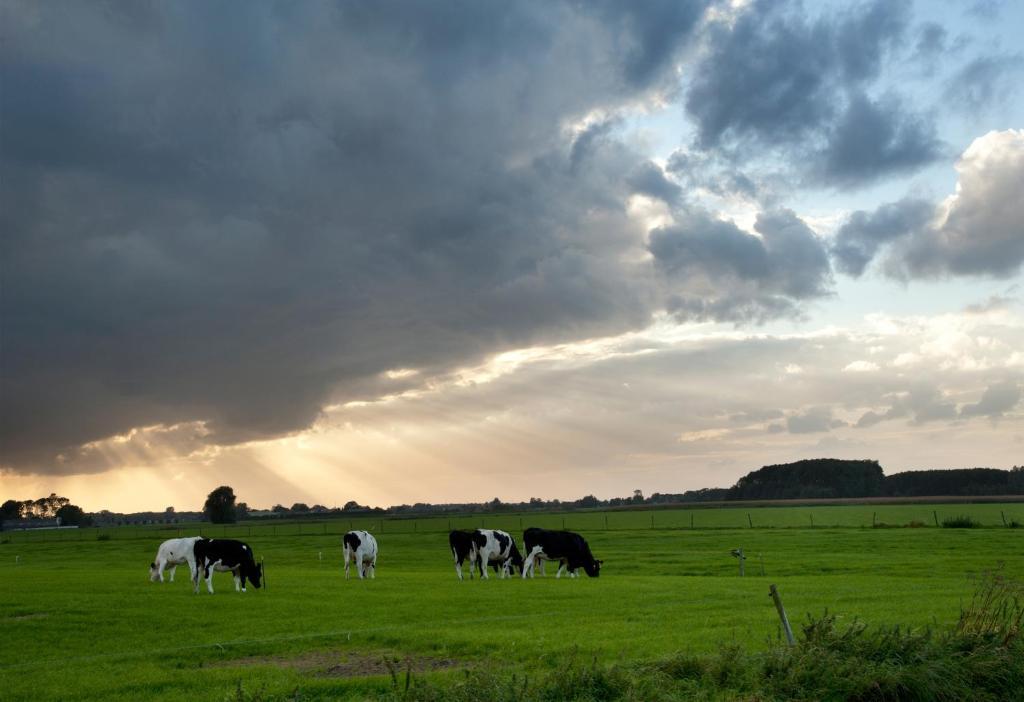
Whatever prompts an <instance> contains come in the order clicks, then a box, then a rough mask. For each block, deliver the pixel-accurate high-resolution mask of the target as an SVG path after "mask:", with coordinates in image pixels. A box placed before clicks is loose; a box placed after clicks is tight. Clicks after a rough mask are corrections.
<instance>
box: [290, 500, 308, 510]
mask: <svg viewBox="0 0 1024 702" xmlns="http://www.w3.org/2000/svg"><path fill="white" fill-rule="evenodd" d="M308 511H309V505H307V504H306V503H305V502H296V503H295V504H294V505H292V512H308Z"/></svg>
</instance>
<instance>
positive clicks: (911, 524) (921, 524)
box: [907, 519, 928, 529]
mask: <svg viewBox="0 0 1024 702" xmlns="http://www.w3.org/2000/svg"><path fill="white" fill-rule="evenodd" d="M926 526H928V525H927V524H925V523H924V522H922V521H919V520H917V519H912V520H911V521H910V522H908V523H907V527H908V528H910V529H920V528H921V527H926Z"/></svg>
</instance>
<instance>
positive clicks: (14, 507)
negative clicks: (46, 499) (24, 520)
mask: <svg viewBox="0 0 1024 702" xmlns="http://www.w3.org/2000/svg"><path fill="white" fill-rule="evenodd" d="M21 505H22V503H21V502H19V501H18V500H7V501H6V502H4V503H3V505H0V521H3V520H4V519H19V518H21Z"/></svg>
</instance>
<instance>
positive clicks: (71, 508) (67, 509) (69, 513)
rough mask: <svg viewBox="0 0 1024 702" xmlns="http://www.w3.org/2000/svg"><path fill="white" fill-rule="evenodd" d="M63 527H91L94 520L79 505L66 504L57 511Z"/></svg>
mask: <svg viewBox="0 0 1024 702" xmlns="http://www.w3.org/2000/svg"><path fill="white" fill-rule="evenodd" d="M56 516H57V517H58V518H59V519H60V523H61V525H62V526H89V525H90V524H92V519H90V518H89V516H88V515H87V514H86V513H85V512H84V511H83V510H82V508H81V507H79V506H78V505H72V504H66V505H64V506H63V507H61V508H60V509H58V510H57V514H56Z"/></svg>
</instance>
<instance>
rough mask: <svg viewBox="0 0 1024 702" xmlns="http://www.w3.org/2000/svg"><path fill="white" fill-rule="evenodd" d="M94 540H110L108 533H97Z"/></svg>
mask: <svg viewBox="0 0 1024 702" xmlns="http://www.w3.org/2000/svg"><path fill="white" fill-rule="evenodd" d="M96 540H97V541H110V534H97V535H96Z"/></svg>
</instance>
